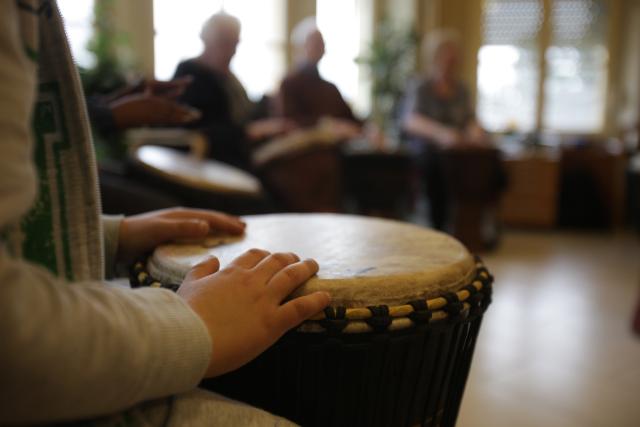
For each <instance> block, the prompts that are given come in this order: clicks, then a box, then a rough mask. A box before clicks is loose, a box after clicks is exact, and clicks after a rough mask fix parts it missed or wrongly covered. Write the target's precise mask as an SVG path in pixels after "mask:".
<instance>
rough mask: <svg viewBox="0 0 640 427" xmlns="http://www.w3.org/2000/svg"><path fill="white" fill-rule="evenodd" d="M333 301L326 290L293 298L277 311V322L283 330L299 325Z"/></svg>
mask: <svg viewBox="0 0 640 427" xmlns="http://www.w3.org/2000/svg"><path fill="white" fill-rule="evenodd" d="M330 302H331V296H330V295H329V294H328V293H326V292H314V293H312V294H310V295H305V296H302V297H298V298H295V299H292V300H291V301H289V302H287V303H286V304H283V305H282V306H280V307H279V308H278V310H277V311H276V322H277V324H278V326H279V327H280V328H281V330H282V331H283V332H285V331H288V330H289V329H291V328H293V327H295V326H298V325H299V324H300V323H302V322H304V321H305V320H307V319H308V318H310V317H312V316H313V315H315V314H317V313H319V312H320V311H321V310H323V309H324V308H325V307H327V306H328V305H329V303H330Z"/></svg>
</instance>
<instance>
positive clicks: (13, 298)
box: [0, 2, 211, 425]
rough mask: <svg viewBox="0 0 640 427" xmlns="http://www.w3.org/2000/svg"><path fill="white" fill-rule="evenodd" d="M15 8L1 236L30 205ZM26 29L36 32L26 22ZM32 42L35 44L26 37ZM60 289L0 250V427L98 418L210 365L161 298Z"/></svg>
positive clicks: (30, 76)
mask: <svg viewBox="0 0 640 427" xmlns="http://www.w3.org/2000/svg"><path fill="white" fill-rule="evenodd" d="M19 13H20V12H19V11H18V6H17V3H16V2H0V150H1V155H0V168H1V169H2V174H0V229H5V227H7V225H9V224H15V223H16V222H18V221H19V220H20V218H21V217H22V216H23V215H24V214H25V213H26V211H27V210H28V209H29V208H30V207H31V205H32V204H33V201H34V198H35V193H36V188H37V179H36V172H35V170H34V168H33V164H32V144H31V141H30V140H31V136H30V127H29V124H30V123H31V112H32V108H33V101H34V97H35V88H36V64H35V62H34V60H33V59H32V58H31V57H30V56H29V55H28V54H27V52H26V51H25V50H26V49H25V47H28V48H34V49H35V51H37V46H31V45H27V42H29V41H30V39H28V34H29V33H27V35H25V34H24V31H25V30H28V28H26V27H23V28H22V31H21V28H20V22H21V21H23V19H21V18H24V20H29V19H33V20H36V19H37V17H35V15H33V16H31V15H30V14H29V12H22V13H24V16H22V17H21V16H19ZM32 24H33V27H31V28H32V29H34V30H35V29H36V28H37V22H33V23H32ZM32 35H33V36H34V37H33V40H37V39H38V38H37V35H34V34H32ZM78 285H79V284H74V285H69V284H67V283H64V282H62V281H60V280H59V279H57V278H55V277H54V276H53V275H51V274H50V273H48V272H47V271H45V270H43V269H42V268H39V267H37V266H35V265H33V264H30V263H27V262H25V261H20V260H16V259H15V258H13V257H11V256H10V255H9V254H8V253H7V251H6V249H5V248H4V242H2V244H0V343H1V347H2V350H1V351H0V378H2V380H1V381H0V396H1V397H2V398H1V399H0V424H2V425H7V424H11V425H12V424H25V423H35V422H52V421H55V420H65V419H71V418H80V417H89V416H97V415H100V414H107V413H109V412H112V411H116V410H120V409H124V408H126V407H128V406H131V405H133V404H134V403H136V402H139V401H141V400H145V399H151V398H154V397H158V396H164V395H168V394H170V393H177V392H180V391H183V390H188V389H190V388H192V387H194V386H195V385H196V384H197V383H198V381H199V380H200V379H201V378H202V375H203V373H204V372H205V370H206V368H207V366H208V364H209V361H210V359H211V339H210V335H209V333H208V331H207V328H206V327H205V326H204V324H203V322H202V321H201V320H200V318H199V317H198V316H197V315H196V314H195V313H194V311H193V310H192V309H190V307H189V306H188V305H187V304H185V302H184V301H183V300H182V299H181V298H179V297H178V296H176V295H174V294H172V293H170V292H165V291H160V292H152V290H144V291H129V290H122V289H112V288H109V287H106V286H103V284H102V283H85V284H83V285H80V286H78Z"/></svg>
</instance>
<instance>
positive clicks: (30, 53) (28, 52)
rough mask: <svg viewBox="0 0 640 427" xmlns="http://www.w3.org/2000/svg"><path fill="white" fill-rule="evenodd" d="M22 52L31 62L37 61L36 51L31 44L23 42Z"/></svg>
mask: <svg viewBox="0 0 640 427" xmlns="http://www.w3.org/2000/svg"><path fill="white" fill-rule="evenodd" d="M24 53H25V54H26V55H27V57H28V58H29V59H30V60H32V61H33V62H38V51H37V50H35V49H34V48H32V47H31V46H29V45H27V44H25V45H24Z"/></svg>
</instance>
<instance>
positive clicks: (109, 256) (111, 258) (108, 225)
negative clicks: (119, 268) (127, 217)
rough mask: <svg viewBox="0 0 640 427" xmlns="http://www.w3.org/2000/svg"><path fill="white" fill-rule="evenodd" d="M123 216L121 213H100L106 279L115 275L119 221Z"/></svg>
mask: <svg viewBox="0 0 640 427" xmlns="http://www.w3.org/2000/svg"><path fill="white" fill-rule="evenodd" d="M123 218H124V216H123V215H102V229H103V233H104V271H105V276H106V278H107V279H113V278H114V277H115V276H116V259H117V255H118V239H119V237H120V223H121V222H122V219H123Z"/></svg>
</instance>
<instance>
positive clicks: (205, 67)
mask: <svg viewBox="0 0 640 427" xmlns="http://www.w3.org/2000/svg"><path fill="white" fill-rule="evenodd" d="M200 37H201V39H202V41H203V43H204V51H203V52H202V54H201V55H200V56H198V57H197V58H193V59H189V60H186V61H184V62H181V63H180V64H179V65H178V68H177V69H176V72H175V76H174V77H175V78H178V77H182V76H191V78H192V82H191V84H189V86H187V88H186V89H185V91H184V93H183V94H182V95H181V96H180V97H179V98H178V99H179V101H181V102H183V103H184V104H187V105H189V106H191V107H193V108H196V109H197V110H199V111H200V112H201V113H202V117H201V118H200V120H198V121H196V122H194V123H193V127H195V128H198V129H201V130H202V131H204V132H205V133H206V135H207V137H208V139H209V146H210V153H209V154H210V156H211V157H212V158H215V159H217V160H220V161H223V162H227V163H230V164H233V165H236V166H239V167H242V168H248V167H249V148H250V145H251V143H252V142H257V141H260V140H263V139H265V138H269V137H272V136H275V135H279V134H281V133H283V132H285V131H286V130H287V129H288V127H289V126H288V124H287V121H285V120H282V119H273V118H272V119H262V120H252V119H253V116H252V113H253V110H254V104H253V102H251V100H250V99H249V97H248V96H247V93H246V91H245V89H244V87H243V86H242V84H241V83H240V81H239V80H238V79H237V78H236V76H235V75H234V74H233V73H232V72H231V69H230V68H229V66H230V64H231V60H232V58H233V56H234V55H235V53H236V47H237V45H238V42H239V40H240V21H238V19H237V18H235V17H233V16H231V15H228V14H226V13H224V12H220V13H216V14H215V15H213V16H212V17H211V18H209V20H207V22H206V23H205V24H204V26H203V28H202V32H201V33H200Z"/></svg>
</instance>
